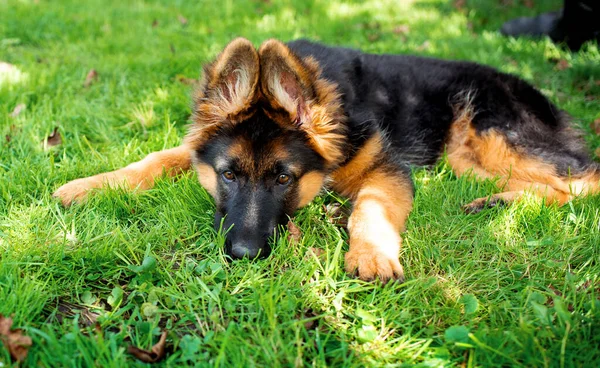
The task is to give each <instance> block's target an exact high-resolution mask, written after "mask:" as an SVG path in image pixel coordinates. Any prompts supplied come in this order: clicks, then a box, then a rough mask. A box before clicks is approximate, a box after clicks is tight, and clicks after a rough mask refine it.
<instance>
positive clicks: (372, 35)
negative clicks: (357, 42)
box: [367, 33, 381, 42]
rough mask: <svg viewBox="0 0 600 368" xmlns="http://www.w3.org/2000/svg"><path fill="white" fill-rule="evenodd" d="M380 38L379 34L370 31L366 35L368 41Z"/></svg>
mask: <svg viewBox="0 0 600 368" xmlns="http://www.w3.org/2000/svg"><path fill="white" fill-rule="evenodd" d="M380 38H381V35H380V34H379V33H371V34H369V35H367V39H368V40H369V41H370V42H375V41H377V40H379V39H380Z"/></svg>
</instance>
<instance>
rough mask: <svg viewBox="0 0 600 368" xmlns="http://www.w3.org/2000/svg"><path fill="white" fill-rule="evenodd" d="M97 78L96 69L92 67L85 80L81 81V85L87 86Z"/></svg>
mask: <svg viewBox="0 0 600 368" xmlns="http://www.w3.org/2000/svg"><path fill="white" fill-rule="evenodd" d="M97 80H98V72H97V71H96V69H92V70H90V71H89V72H88V73H87V75H86V76H85V82H83V86H84V87H85V88H88V87H89V86H91V85H92V83H95V82H96V81H97Z"/></svg>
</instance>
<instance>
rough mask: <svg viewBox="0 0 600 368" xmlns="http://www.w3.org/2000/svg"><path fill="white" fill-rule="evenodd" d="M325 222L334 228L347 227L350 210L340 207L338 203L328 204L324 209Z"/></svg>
mask: <svg viewBox="0 0 600 368" xmlns="http://www.w3.org/2000/svg"><path fill="white" fill-rule="evenodd" d="M324 210H325V216H327V221H329V223H331V224H334V225H336V226H340V227H343V228H346V227H348V217H350V208H348V207H346V206H343V205H341V204H340V203H337V202H334V203H330V204H328V205H327V206H325V207H324Z"/></svg>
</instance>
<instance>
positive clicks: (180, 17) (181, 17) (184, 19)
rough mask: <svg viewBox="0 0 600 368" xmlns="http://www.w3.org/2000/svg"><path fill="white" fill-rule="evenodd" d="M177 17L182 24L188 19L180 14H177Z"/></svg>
mask: <svg viewBox="0 0 600 368" xmlns="http://www.w3.org/2000/svg"><path fill="white" fill-rule="evenodd" d="M177 19H178V20H179V23H181V24H182V25H184V26H185V25H186V24H187V23H188V20H187V19H186V18H185V17H184V16H183V15H181V14H179V15H178V16H177Z"/></svg>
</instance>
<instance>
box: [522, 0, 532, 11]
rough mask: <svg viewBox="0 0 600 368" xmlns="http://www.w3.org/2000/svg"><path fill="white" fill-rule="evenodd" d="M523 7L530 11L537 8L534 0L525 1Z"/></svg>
mask: <svg viewBox="0 0 600 368" xmlns="http://www.w3.org/2000/svg"><path fill="white" fill-rule="evenodd" d="M523 5H525V7H527V8H529V9H532V8H533V7H534V6H535V2H534V1H533V0H524V1H523Z"/></svg>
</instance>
